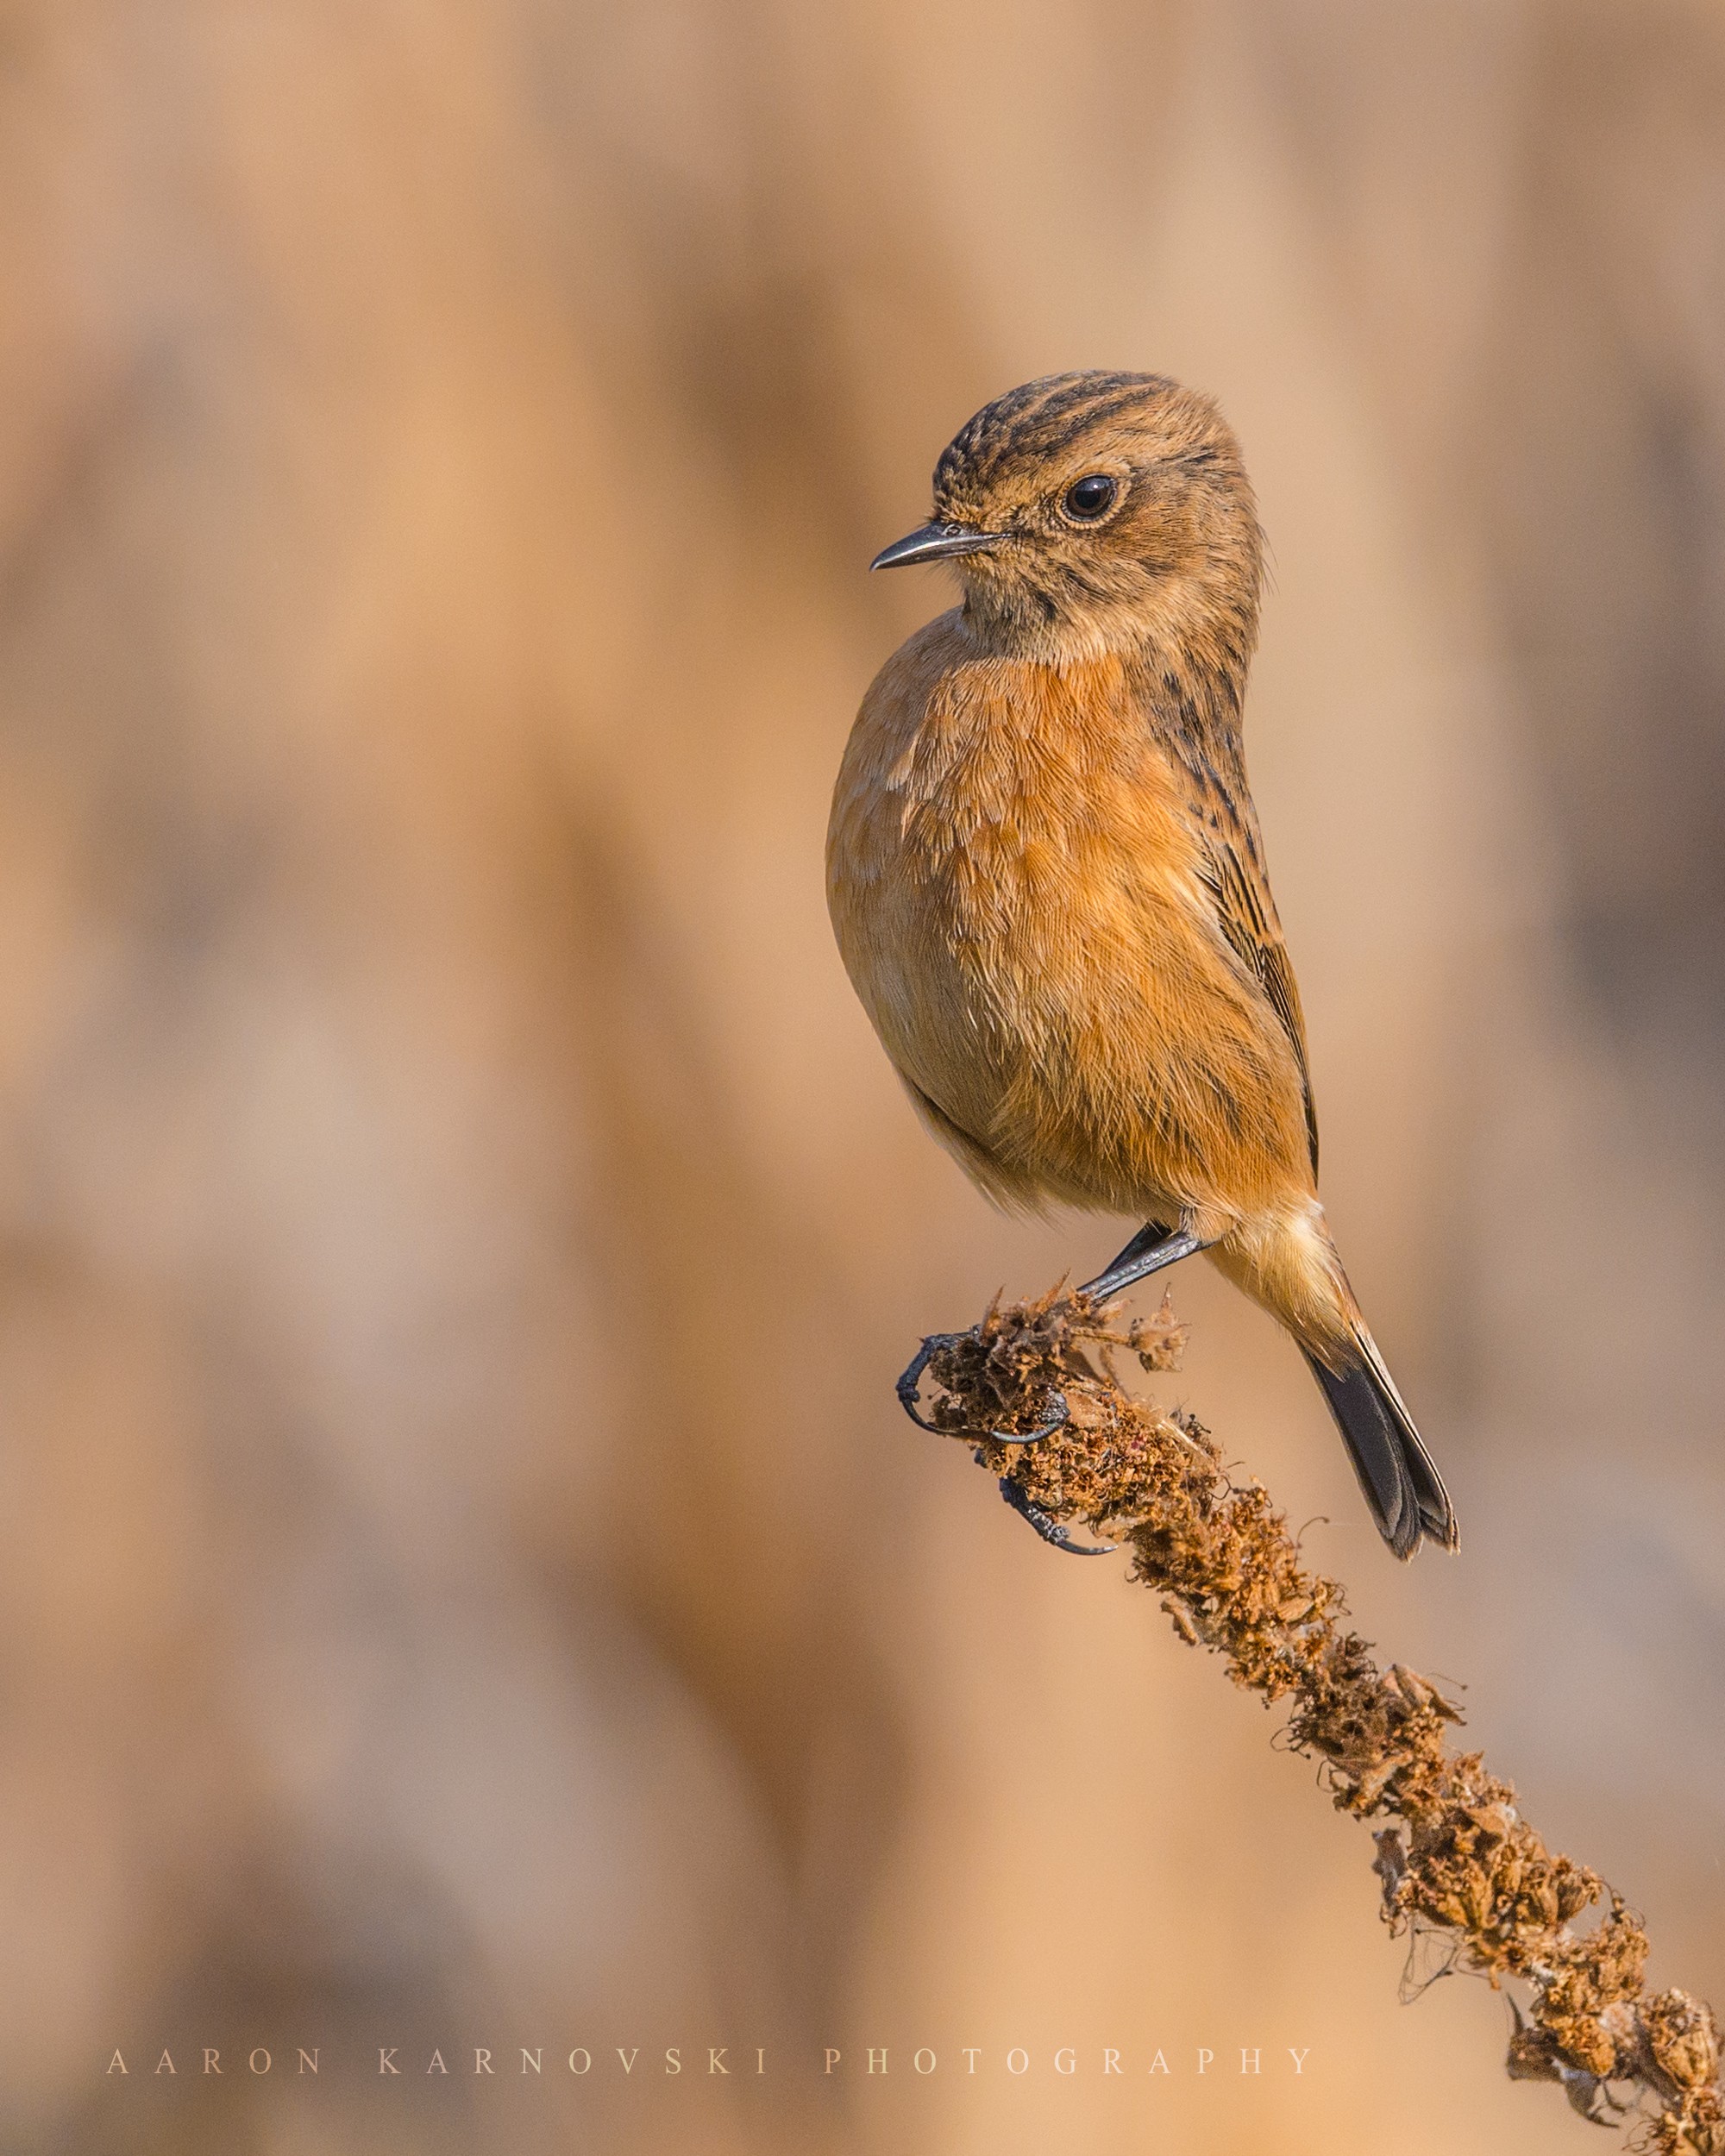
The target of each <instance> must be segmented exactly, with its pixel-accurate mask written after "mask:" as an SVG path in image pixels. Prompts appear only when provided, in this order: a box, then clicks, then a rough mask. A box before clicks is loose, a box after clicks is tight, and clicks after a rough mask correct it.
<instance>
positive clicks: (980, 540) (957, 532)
mask: <svg viewBox="0 0 1725 2156" xmlns="http://www.w3.org/2000/svg"><path fill="white" fill-rule="evenodd" d="M1005 536H1006V535H1005V533H1004V532H999V531H978V530H976V528H975V525H974V524H921V525H919V527H918V528H917V530H914V531H911V532H906V534H905V536H904V537H903V538H902V539H894V542H893V543H892V545H891V546H890V547H882V548H881V551H880V552H879V554H877V555H875V559H874V560H873V561H871V562H870V563H869V567H870V568H871V569H898V568H902V567H904V565H905V563H906V562H907V561H947V560H949V559H950V557H951V556H952V555H956V554H987V553H988V549H989V548H991V547H997V546H999V545H1000V541H1001V540H1002V539H1003V538H1004V537H1005Z"/></svg>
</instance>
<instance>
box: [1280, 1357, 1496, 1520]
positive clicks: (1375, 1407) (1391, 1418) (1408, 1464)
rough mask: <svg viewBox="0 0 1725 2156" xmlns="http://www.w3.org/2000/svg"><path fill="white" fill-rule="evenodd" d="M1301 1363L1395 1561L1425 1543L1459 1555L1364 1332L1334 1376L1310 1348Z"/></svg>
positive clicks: (1414, 1438) (1446, 1505)
mask: <svg viewBox="0 0 1725 2156" xmlns="http://www.w3.org/2000/svg"><path fill="white" fill-rule="evenodd" d="M1306 1360H1307V1361H1308V1363H1310V1364H1311V1365H1312V1375H1313V1376H1314V1377H1315V1378H1316V1379H1317V1381H1318V1382H1319V1384H1320V1385H1321V1386H1322V1387H1323V1388H1324V1397H1325V1399H1326V1400H1327V1401H1329V1403H1330V1413H1332V1414H1333V1416H1334V1417H1335V1419H1336V1426H1337V1428H1338V1429H1339V1430H1340V1432H1341V1433H1342V1442H1343V1444H1344V1445H1346V1447H1347V1450H1348V1457H1349V1458H1350V1459H1351V1460H1352V1462H1353V1471H1354V1473H1355V1474H1356V1475H1358V1477H1359V1486H1360V1488H1361V1489H1363V1490H1364V1493H1365V1501H1366V1503H1367V1504H1368V1505H1370V1506H1371V1516H1372V1518H1373V1519H1374V1520H1376V1521H1377V1532H1379V1534H1381V1535H1382V1536H1383V1539H1384V1540H1385V1541H1386V1542H1387V1543H1388V1544H1389V1546H1390V1548H1391V1549H1392V1550H1393V1551H1395V1552H1396V1556H1397V1557H1403V1558H1406V1557H1412V1556H1413V1554H1414V1552H1415V1550H1417V1549H1418V1548H1419V1546H1420V1541H1421V1537H1422V1536H1423V1537H1425V1538H1426V1539H1427V1540H1429V1541H1432V1542H1435V1543H1437V1544H1438V1545H1440V1547H1441V1548H1443V1549H1446V1550H1456V1549H1459V1548H1460V1546H1461V1536H1460V1533H1459V1531H1458V1528H1457V1526H1456V1516H1455V1511H1454V1507H1452V1505H1451V1503H1450V1494H1449V1492H1448V1491H1447V1490H1446V1489H1445V1488H1444V1478H1443V1476H1441V1475H1440V1474H1439V1472H1438V1470H1437V1466H1436V1463H1434V1462H1433V1458H1432V1456H1431V1454H1430V1453H1429V1452H1427V1450H1426V1448H1425V1446H1424V1445H1422V1444H1421V1441H1420V1433H1419V1432H1418V1431H1417V1430H1416V1429H1415V1427H1414V1418H1413V1417H1412V1416H1411V1415H1410V1414H1409V1413H1408V1410H1407V1408H1406V1407H1404V1406H1403V1405H1402V1395H1401V1394H1400V1393H1398V1392H1397V1391H1396V1382H1395V1380H1394V1379H1393V1378H1392V1377H1391V1376H1390V1375H1389V1371H1388V1370H1387V1369H1385V1368H1384V1367H1383V1357H1382V1356H1381V1355H1380V1354H1379V1353H1378V1351H1377V1343H1376V1342H1375V1341H1374V1340H1373V1338H1372V1337H1371V1334H1370V1333H1369V1332H1367V1331H1366V1329H1365V1327H1364V1325H1363V1324H1356V1325H1355V1326H1354V1327H1353V1330H1352V1338H1351V1340H1350V1341H1349V1342H1348V1343H1347V1344H1346V1346H1344V1347H1343V1348H1342V1349H1341V1350H1340V1351H1339V1354H1338V1355H1337V1357H1336V1363H1337V1367H1336V1368H1335V1369H1330V1368H1329V1367H1328V1366H1327V1364H1325V1363H1321V1362H1320V1360H1319V1359H1318V1357H1317V1356H1315V1355H1314V1353H1313V1352H1312V1351H1311V1350H1310V1349H1309V1348H1308V1349H1307V1350H1306Z"/></svg>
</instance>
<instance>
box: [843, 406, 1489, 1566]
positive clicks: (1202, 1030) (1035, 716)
mask: <svg viewBox="0 0 1725 2156" xmlns="http://www.w3.org/2000/svg"><path fill="white" fill-rule="evenodd" d="M913 561H954V562H956V563H957V567H958V573H959V575H960V578H961V580H962V582H963V590H964V599H963V605H961V606H959V607H957V608H956V609H955V610H954V611H951V612H950V613H946V614H943V615H941V616H940V617H939V618H938V620H935V621H931V622H930V623H929V624H927V625H926V626H925V628H923V629H921V630H918V632H917V633H916V635H915V636H913V637H911V638H910V640H909V642H906V644H904V645H903V646H902V647H901V648H900V649H899V650H898V651H897V652H895V653H894V655H893V656H892V657H891V658H890V659H889V660H888V661H887V663H886V665H885V666H884V667H881V671H880V673H879V674H877V675H876V676H875V681H874V683H873V685H872V686H871V687H870V688H869V693H868V695H867V696H866V697H865V698H864V699H863V701H862V711H861V712H860V713H859V714H858V717H857V720H856V726H855V727H854V729H853V730H852V731H851V735H850V743H849V745H848V746H847V748H846V749H845V752H844V764H843V767H842V768H841V769H840V772H839V774H838V784H837V791H836V793H835V794H834V797H833V804H832V820H831V828H830V830H829V832H828V837H827V890H828V902H829V905H830V906H831V913H832V922H833V927H834V930H835V931H836V932H837V937H838V945H839V950H840V951H841V952H842V954H843V956H844V963H845V967H846V969H847V970H848V972H849V973H850V979H851V981H852V983H853V984H854V986H855V987H856V993H857V994H858V995H859V996H860V997H861V998H862V1004H863V1007H864V1009H865V1010H866V1011H867V1012H868V1013H869V1018H870V1019H871V1020H872V1021H873V1023H874V1026H875V1031H876V1032H877V1033H878V1034H879V1035H880V1037H881V1043H882V1044H883V1045H884V1046H885V1048H886V1050H887V1053H888V1056H891V1058H892V1060H893V1062H894V1065H895V1066H896V1068H897V1069H898V1072H899V1075H900V1077H901V1078H902V1079H903V1080H904V1082H905V1084H906V1087H907V1088H908V1089H909V1092H910V1095H911V1098H912V1100H913V1101H914V1102H915V1104H916V1106H917V1108H918V1109H919V1112H921V1115H922V1117H923V1119H924V1121H925V1123H926V1124H927V1125H928V1126H929V1128H930V1130H931V1131H932V1132H933V1133H934V1135H935V1137H936V1138H938V1139H939V1140H940V1142H941V1143H942V1144H944V1146H946V1147H947V1148H948V1150H950V1152H951V1153H952V1154H953V1155H954V1156H956V1157H957V1160H958V1162H959V1163H960V1164H961V1165H962V1166H963V1168H964V1169H965V1170H966V1171H967V1172H968V1173H969V1175H971V1176H972V1177H973V1178H974V1179H975V1181H976V1182H977V1183H978V1184H980V1185H981V1187H982V1189H983V1190H984V1191H986V1192H987V1193H988V1194H989V1195H990V1196H991V1197H993V1198H994V1199H995V1200H998V1201H1000V1202H1002V1203H1004V1204H1006V1205H1007V1206H1023V1207H1026V1208H1031V1209H1040V1208H1042V1207H1044V1206H1047V1205H1049V1204H1051V1203H1055V1202H1057V1203H1063V1204H1069V1205H1074V1206H1083V1207H1087V1208H1088V1209H1090V1210H1092V1211H1095V1212H1102V1213H1132V1215H1134V1216H1135V1217H1136V1218H1138V1219H1141V1220H1143V1221H1145V1223H1146V1225H1145V1227H1144V1228H1143V1229H1142V1231H1141V1232H1139V1233H1138V1234H1137V1235H1136V1236H1134V1237H1133V1238H1132V1241H1131V1242H1130V1243H1129V1244H1127V1245H1126V1249H1125V1250H1122V1251H1121V1252H1120V1256H1119V1257H1117V1258H1116V1259H1115V1260H1114V1262H1113V1264H1111V1265H1110V1266H1109V1267H1108V1269H1107V1271H1106V1272H1104V1273H1102V1274H1101V1275H1098V1277H1097V1278H1096V1279H1095V1280H1094V1281H1092V1282H1088V1286H1087V1288H1086V1290H1085V1292H1086V1293H1088V1294H1090V1295H1092V1296H1094V1297H1097V1298H1103V1297H1107V1296H1109V1295H1112V1294H1118V1293H1119V1292H1120V1290H1121V1289H1123V1288H1126V1287H1128V1286H1130V1285H1131V1284H1132V1282H1135V1281H1138V1280H1141V1279H1143V1278H1144V1277H1145V1275H1147V1274H1150V1273H1152V1272H1155V1271H1157V1269H1160V1268H1161V1267H1163V1266H1164V1265H1169V1264H1172V1263H1175V1261H1176V1259H1179V1258H1182V1257H1189V1256H1190V1255H1191V1254H1192V1253H1193V1252H1194V1251H1196V1250H1205V1251H1208V1254H1209V1256H1210V1257H1211V1259H1212V1261H1213V1262H1214V1263H1215V1264H1216V1265H1217V1266H1219V1267H1220V1269H1221V1270H1222V1271H1223V1272H1224V1273H1225V1274H1226V1275H1227V1277H1228V1278H1229V1279H1230V1280H1232V1281H1233V1282H1235V1283H1236V1284H1237V1285H1238V1286H1239V1287H1240V1288H1244V1289H1245V1292H1246V1293H1247V1294H1249V1295H1251V1296H1253V1297H1254V1298H1255V1299H1256V1300H1258V1302H1260V1303H1262V1304H1263V1305H1264V1307H1265V1308H1266V1309H1267V1310H1269V1311H1270V1313H1272V1314H1273V1315H1274V1316H1275V1317H1276V1318H1277V1319H1279V1320H1280V1321H1281V1323H1282V1324H1283V1325H1284V1326H1286V1327H1287V1328H1288V1330H1289V1332H1291V1333H1292V1334H1293V1336H1294V1338H1295V1340H1297V1341H1298V1343H1299V1344H1300V1346H1301V1348H1302V1351H1303V1352H1304V1354H1305V1357H1306V1359H1307V1361H1308V1363H1310V1364H1311V1366H1312V1369H1313V1371H1314V1374H1315V1375H1316V1376H1317V1379H1318V1382H1319V1383H1320V1385H1321V1386H1322V1388H1323V1390H1324V1394H1325V1396H1326V1398H1327V1400H1328V1401H1329V1404H1330V1409H1331V1412H1332V1413H1333V1415H1334V1416H1335V1419H1336V1421H1337V1423H1338V1424H1339V1426H1340V1429H1341V1433H1342V1437H1343V1439H1344V1441H1345V1442H1346V1445H1347V1449H1348V1454H1349V1457H1350V1458H1351V1459H1352V1462H1353V1464H1354V1468H1355V1470H1356V1472H1357V1473H1358V1476H1359V1482H1360V1487H1361V1489H1363V1490H1364V1493H1365V1498H1366V1501H1367V1503H1368V1504H1369V1505H1370V1506H1371V1513H1372V1517H1373V1518H1374V1520H1376V1521H1377V1526H1378V1529H1379V1532H1381V1533H1382V1534H1383V1539H1384V1540H1385V1541H1386V1542H1387V1543H1388V1544H1389V1546H1390V1548H1391V1549H1392V1550H1393V1551H1395V1552H1396V1556H1397V1557H1410V1556H1411V1555H1412V1554H1413V1552H1414V1551H1415V1548H1416V1547H1417V1546H1418V1545H1419V1542H1420V1539H1421V1537H1422V1536H1425V1537H1428V1538H1429V1539H1431V1540H1433V1541H1434V1542H1438V1543H1440V1544H1442V1545H1444V1547H1445V1548H1446V1549H1454V1548H1455V1547H1456V1546H1457V1533H1456V1521H1455V1514H1454V1513H1453V1511H1452V1508H1451V1506H1450V1501H1449V1497H1448V1495H1447V1493H1446V1490H1445V1489H1444V1485H1443V1481H1442V1478H1441V1477H1440V1475H1439V1473H1438V1470H1437V1469H1436V1467H1435V1466H1434V1464H1433V1461H1432V1459H1431V1457H1430V1455H1429V1454H1428V1453H1427V1451H1426V1448H1425V1446H1424V1445H1422V1444H1421V1441H1420V1434H1419V1432H1418V1431H1417V1430H1416V1429H1415V1426H1414V1423H1413V1420H1412V1418H1411V1417H1410V1416H1409V1414H1408V1410H1407V1408H1406V1407H1404V1406H1403V1404H1402V1397H1401V1395H1400V1394H1399V1393H1398V1392H1397V1391H1396V1387H1395V1384H1394V1383H1393V1382H1392V1381H1391V1379H1390V1376H1389V1371H1388V1370H1387V1369H1385V1367H1384V1364H1383V1358H1382V1357H1381V1356H1380V1355H1379V1354H1378V1351H1377V1347H1376V1345H1375V1344H1374V1343H1373V1341H1372V1338H1371V1333H1370V1332H1368V1331H1367V1330H1366V1326H1365V1321H1364V1319H1363V1318H1362V1316H1361V1315H1360V1312H1359V1307H1358V1304H1357V1303H1356V1302H1355V1300H1354V1299H1353V1294H1352V1290H1351V1289H1350V1288H1349V1286H1348V1283H1347V1278H1346V1275H1345V1274H1344V1273H1343V1271H1342V1267H1341V1261H1340V1259H1339V1257H1338V1256H1337V1254H1336V1249H1335V1245H1334V1244H1333V1242H1332V1241H1331V1239H1330V1233H1329V1230H1328V1228H1327V1225H1326V1224H1325V1220H1324V1211H1323V1207H1322V1206H1320V1204H1319V1202H1318V1194H1317V1172H1318V1126H1317V1119H1316V1117H1315V1115H1314V1112H1313V1106H1312V1088H1311V1084H1310V1081H1309V1079H1308V1075H1307V1070H1306V1037H1305V1028H1304V1024H1303V1021H1302V1017H1301V1012H1300V994H1299V990H1298V988H1297V987H1295V980H1294V969H1293V967H1292V966H1291V964H1290V963H1289V957H1288V951H1287V947H1286V945H1285V944H1284V943H1283V940H1282V930H1281V925H1280V924H1279V923H1278V921H1277V916H1276V905H1275V901H1274V900H1273V899H1272V898H1271V897H1270V884H1269V881H1268V879H1267V877H1266V875H1265V873H1264V849H1263V844H1262V842H1261V840H1260V838H1259V836H1258V818H1257V815H1256V813H1255V812H1254V810H1253V808H1252V803H1251V793H1250V792H1249V791H1248V789H1247V785H1246V773H1245V755H1244V750H1243V747H1242V741H1241V717H1240V707H1241V702H1242V699H1243V696H1244V693H1245V677H1246V669H1247V667H1248V665H1249V664H1250V662H1251V654H1252V650H1253V647H1254V645H1255V644H1256V642H1257V638H1258V590H1259V584H1260V581H1261V576H1262V565H1263V540H1262V535H1261V533H1260V531H1259V529H1258V514H1257V509H1256V505H1255V504H1254V501H1253V498H1252V492H1251V486H1250V484H1249V483H1248V481H1247V479H1246V475H1245V469H1244V467H1243V466H1242V463H1241V461H1240V453H1239V444H1238V443H1237V442H1236V441H1235V440H1234V437H1233V433H1232V432H1231V431H1230V429H1229V428H1228V426H1227V424H1226V422H1225V421H1224V420H1223V418H1222V417H1221V415H1220V412H1219V411H1217V409H1216V407H1215V405H1214V404H1213V403H1212V402H1211V401H1210V400H1209V398H1206V397H1203V396H1201V395H1199V394H1197V393H1196V392H1194V391H1192V390H1189V389H1183V388H1182V387H1181V386H1180V385H1178V384H1177V383H1175V382H1171V381H1167V380H1164V379H1162V378H1161V377H1160V376H1157V375H1153V374H1112V373H1079V374H1057V375H1051V376H1050V377H1048V378H1047V379H1044V380H1042V381H1037V382H1031V383H1028V384H1026V385H1025V386H1024V387H1023V388H1022V389H1015V390H1013V391H1011V392H1009V393H1008V394H1007V395H1006V396H1004V397H1001V398H997V399H996V400H995V402H994V403H993V404H988V405H985V406H984V407H983V409H982V411H979V412H978V413H977V414H976V416H975V417H974V418H973V419H971V420H970V421H969V423H967V424H966V425H965V426H964V427H963V428H962V429H960V431H959V433H958V435H957V437H956V438H955V440H954V441H953V442H952V443H951V445H950V447H949V448H947V449H946V450H945V451H944V453H943V454H942V456H941V458H940V461H939V462H938V464H937V466H936V467H935V472H934V510H933V515H932V517H931V519H930V521H929V522H928V523H926V524H925V525H923V526H922V527H921V528H920V529H919V530H916V531H913V532H912V533H911V534H910V535H909V536H908V537H906V538H904V539H900V541H899V542H897V543H896V544H895V545H894V546H890V547H888V548H887V549H886V550H885V552H884V553H882V554H881V555H878V556H877V557H876V558H875V561H874V563H873V565H872V566H873V567H875V568H877V569H881V568H889V567H896V566H897V565H899V564H900V563H903V562H913ZM931 1344H932V1343H931V1342H927V1343H925V1344H924V1349H923V1352H922V1354H921V1355H920V1356H919V1357H918V1358H917V1360H916V1361H915V1362H914V1363H913V1364H912V1365H911V1368H910V1369H908V1370H907V1371H906V1373H905V1376H904V1378H903V1379H902V1380H901V1381H900V1397H901V1399H903V1400H904V1401H905V1404H906V1407H907V1408H909V1409H910V1411H911V1412H912V1413H913V1414H914V1413H915V1412H916V1406H915V1402H916V1388H917V1383H918V1381H919V1377H920V1376H921V1372H922V1369H923V1368H924V1366H925V1363H926V1362H927V1359H928V1356H929V1353H930V1351H931ZM1039 1434H1045V1433H1039ZM1021 1508H1022V1507H1021ZM1034 1524H1036V1525H1037V1526H1038V1528H1039V1530H1041V1531H1043V1532H1047V1533H1048V1534H1049V1539H1053V1540H1057V1541H1060V1542H1063V1543H1064V1542H1065V1541H1066V1538H1065V1536H1064V1533H1063V1531H1059V1530H1051V1527H1050V1523H1048V1522H1047V1521H1046V1520H1037V1521H1036V1522H1035V1523H1034ZM1068 1546H1070V1545H1068Z"/></svg>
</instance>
